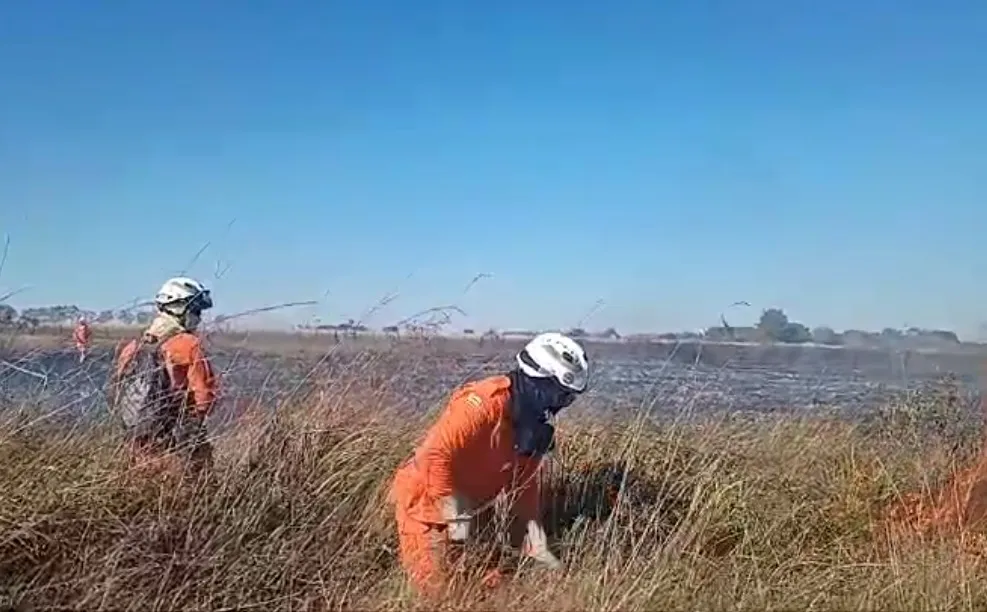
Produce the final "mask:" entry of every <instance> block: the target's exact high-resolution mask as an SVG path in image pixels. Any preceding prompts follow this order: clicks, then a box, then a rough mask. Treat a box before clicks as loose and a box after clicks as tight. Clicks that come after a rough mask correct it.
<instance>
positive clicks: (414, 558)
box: [391, 333, 589, 595]
mask: <svg viewBox="0 0 987 612" xmlns="http://www.w3.org/2000/svg"><path fill="white" fill-rule="evenodd" d="M516 359H517V367H516V368H515V369H513V370H511V371H510V372H509V373H507V374H505V375H499V376H492V377H489V378H486V379H483V380H480V381H478V382H473V383H469V384H466V385H464V386H463V387H461V388H460V389H459V390H457V391H456V392H454V393H453V395H452V397H451V398H450V400H449V402H448V404H447V405H446V408H445V410H444V411H443V413H442V415H441V416H440V417H439V419H438V421H437V422H436V423H435V424H434V425H433V426H432V427H431V429H430V430H429V431H428V433H427V435H426V437H425V439H424V441H423V442H422V443H421V444H420V446H419V447H418V448H417V449H416V450H415V453H414V455H413V456H412V457H411V458H410V459H409V460H408V461H406V462H405V463H404V464H403V465H402V466H401V467H400V468H399V469H398V471H397V473H396V474H395V477H394V481H393V484H392V487H391V500H392V502H393V503H394V505H395V517H396V519H397V528H398V539H399V543H400V556H401V563H402V565H403V567H404V569H405V571H406V572H407V574H408V576H409V578H410V579H411V581H412V582H413V583H414V584H415V586H416V587H417V588H418V589H419V591H420V592H422V593H423V594H426V595H435V594H437V593H438V592H439V591H440V590H441V589H442V587H443V586H444V585H445V584H446V582H447V578H448V566H449V564H450V562H451V561H454V560H455V557H457V556H459V555H460V554H461V550H462V544H463V543H464V542H465V541H466V540H467V539H468V538H469V532H470V522H471V520H472V519H473V517H474V515H475V514H476V512H477V511H478V510H480V509H482V508H483V507H487V506H489V504H491V503H492V502H493V501H494V500H495V499H496V497H497V495H498V494H499V493H501V492H505V493H507V494H508V495H510V496H512V497H513V496H516V497H513V499H514V500H515V501H514V504H515V505H514V524H513V525H512V528H511V532H512V534H513V535H514V540H515V543H517V541H518V540H520V539H521V538H522V537H523V546H524V552H525V553H526V554H527V555H528V556H530V557H531V558H533V559H534V560H536V561H538V562H540V563H542V564H543V565H545V566H547V567H550V568H555V569H558V568H561V563H560V562H559V560H558V559H557V558H556V557H555V555H553V554H552V553H551V552H550V551H549V549H548V544H547V539H546V535H545V529H544V526H543V524H542V520H541V516H540V511H539V500H540V492H539V483H538V479H537V477H538V471H539V468H540V466H541V460H542V457H543V456H544V455H545V454H546V453H547V452H549V451H550V450H551V449H552V448H553V447H554V432H555V430H554V428H553V427H552V425H551V424H549V422H548V419H549V417H551V416H554V415H555V414H557V413H558V412H559V411H560V410H562V409H563V408H565V407H567V406H569V405H570V404H572V402H573V401H574V400H575V399H576V397H577V396H578V395H579V394H580V393H582V392H583V391H585V389H586V386H587V380H588V376H589V364H588V362H587V360H586V352H585V351H584V350H583V348H582V347H581V346H580V345H579V344H578V343H577V342H576V341H574V340H572V339H571V338H568V337H566V336H563V335H562V334H557V333H548V334H541V335H539V336H537V337H535V338H534V339H532V340H531V342H529V343H528V345H527V346H526V347H525V348H524V349H523V350H522V351H521V352H520V353H518V355H517V358H516ZM522 534H523V536H522Z"/></svg>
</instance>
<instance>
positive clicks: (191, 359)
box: [115, 332, 216, 416]
mask: <svg viewBox="0 0 987 612" xmlns="http://www.w3.org/2000/svg"><path fill="white" fill-rule="evenodd" d="M136 351H137V340H131V341H130V342H127V343H126V344H124V345H123V346H122V347H121V348H120V351H119V352H118V354H117V359H116V368H115V375H116V377H117V378H119V377H120V375H121V374H122V373H123V371H124V368H126V367H127V365H128V364H129V363H130V360H131V359H133V358H134V354H135V353H136ZM161 354H162V355H163V356H164V360H165V367H166V368H167V370H168V374H169V377H170V378H171V382H172V385H174V388H175V390H176V391H179V392H182V393H184V394H185V397H186V405H187V406H188V407H189V409H190V410H191V411H192V412H193V413H195V414H197V415H200V416H205V415H207V414H208V413H209V411H210V410H212V407H213V404H214V403H215V401H216V376H215V375H214V374H213V370H212V366H211V365H210V363H209V360H208V359H207V358H206V356H205V353H204V352H203V350H202V342H201V341H200V340H199V337H198V336H196V335H195V334H190V333H187V332H183V333H180V334H176V335H174V336H172V337H170V338H168V339H167V340H165V341H164V342H163V343H162V344H161Z"/></svg>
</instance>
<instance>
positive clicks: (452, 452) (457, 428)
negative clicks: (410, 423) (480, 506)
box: [420, 396, 493, 540]
mask: <svg viewBox="0 0 987 612" xmlns="http://www.w3.org/2000/svg"><path fill="white" fill-rule="evenodd" d="M474 397H475V396H474ZM492 418H493V414H492V413H491V411H490V409H489V407H487V406H483V405H476V404H475V403H470V402H468V401H464V400H463V398H460V397H454V398H453V399H452V400H451V401H450V403H449V406H448V407H447V408H446V411H445V412H444V413H443V415H442V416H441V417H440V419H439V421H438V422H437V423H436V424H435V426H434V427H433V428H432V431H431V432H429V435H428V438H426V440H425V441H424V443H423V444H422V448H421V450H420V455H421V459H422V463H423V464H424V466H425V468H424V469H425V474H424V478H425V494H426V496H427V497H428V498H429V499H431V500H432V501H433V503H434V504H435V509H436V510H437V512H438V514H439V517H438V518H439V520H441V521H442V522H445V523H447V524H448V525H449V527H450V538H451V539H453V540H464V539H466V537H467V535H468V532H469V521H470V519H471V517H472V515H471V511H472V510H473V508H472V502H473V501H474V500H467V499H465V498H463V497H461V496H460V495H459V494H458V492H457V491H456V490H455V485H454V481H453V462H454V461H457V460H463V458H462V457H463V453H461V451H462V450H463V449H465V448H468V447H469V446H470V445H473V444H489V439H481V438H483V436H482V434H481V432H483V431H486V430H487V429H489V428H487V427H486V425H488V424H489V421H490V420H491V419H492Z"/></svg>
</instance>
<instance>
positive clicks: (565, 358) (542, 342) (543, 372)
mask: <svg viewBox="0 0 987 612" xmlns="http://www.w3.org/2000/svg"><path fill="white" fill-rule="evenodd" d="M517 364H518V367H519V368H521V371H522V372H524V373H525V374H527V375H528V376H531V377H532V378H554V379H555V380H556V381H558V383H559V384H560V385H562V386H563V387H564V388H565V389H568V390H569V391H573V392H575V393H582V392H583V391H585V390H586V384H587V382H588V380H589V362H588V361H587V360H586V351H584V350H583V347H582V346H580V345H579V343H578V342H576V341H575V340H573V339H572V338H570V337H568V336H564V335H562V334H559V333H555V332H550V333H545V334H538V335H537V336H535V337H534V338H532V339H531V341H530V342H528V344H527V345H526V346H525V347H524V348H523V349H522V350H521V352H520V353H518V354H517Z"/></svg>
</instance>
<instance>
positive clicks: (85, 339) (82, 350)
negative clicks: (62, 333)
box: [72, 317, 93, 363]
mask: <svg viewBox="0 0 987 612" xmlns="http://www.w3.org/2000/svg"><path fill="white" fill-rule="evenodd" d="M92 337H93V330H92V328H90V327H89V322H88V321H86V318H85V317H79V321H78V322H77V323H76V325H75V330H74V331H73V332H72V341H73V342H74V343H75V350H76V351H78V353H79V363H82V362H84V361H85V360H86V356H87V354H88V353H89V342H90V341H91V340H92Z"/></svg>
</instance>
